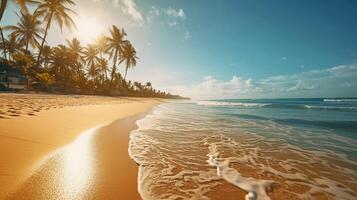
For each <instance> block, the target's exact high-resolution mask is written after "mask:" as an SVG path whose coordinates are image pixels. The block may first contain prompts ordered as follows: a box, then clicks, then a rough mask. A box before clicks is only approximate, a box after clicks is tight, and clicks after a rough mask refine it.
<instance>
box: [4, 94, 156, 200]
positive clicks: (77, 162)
mask: <svg viewBox="0 0 357 200" xmlns="http://www.w3.org/2000/svg"><path fill="white" fill-rule="evenodd" d="M7 95H9V94H7ZM0 97H1V100H2V104H6V101H8V103H9V104H10V103H11V102H12V101H14V100H13V99H14V98H18V96H16V95H15V97H13V98H9V97H4V96H1V95H0ZM10 97H11V95H10ZM23 97H26V98H27V100H26V101H25V102H26V104H27V105H28V107H30V108H31V107H35V106H40V105H38V104H41V103H36V102H35V101H33V102H28V101H31V95H24V96H23ZM35 97H37V98H38V96H36V95H35ZM49 97H50V98H51V99H55V100H56V101H53V103H52V104H53V107H51V108H49V110H43V111H39V112H37V113H36V115H25V114H22V115H21V114H20V115H19V116H12V117H8V118H2V119H0V127H1V129H0V199H117V197H118V196H120V197H123V198H124V199H140V197H139V194H138V192H137V185H136V184H137V183H136V181H137V166H136V164H135V163H134V161H132V160H131V159H130V158H129V156H128V140H129V134H130V131H131V130H132V129H133V128H135V120H136V119H138V117H140V116H141V115H142V114H143V113H146V112H148V111H149V110H150V109H151V108H152V107H153V106H155V105H157V104H159V103H160V102H161V100H157V99H139V98H126V99H116V98H113V99H110V101H108V99H107V97H103V103H101V102H100V97H93V98H95V100H94V99H93V101H92V99H91V97H86V98H88V99H86V102H87V103H86V104H84V105H77V104H72V103H70V104H69V103H67V102H73V101H71V100H73V99H71V98H73V97H72V96H69V97H68V99H66V98H65V97H63V96H61V97H60V98H58V96H56V95H45V96H44V98H49ZM39 98H40V99H41V98H42V97H39ZM76 98H77V97H76ZM80 98H81V97H80ZM42 100H43V99H41V100H40V101H39V102H41V101H42ZM68 100H70V101H68ZM4 102H5V103H4ZM58 102H61V103H62V104H63V106H62V108H54V107H56V104H58ZM79 102H80V101H79ZM31 103H32V104H31ZM32 105H33V106H32ZM15 106H17V108H21V107H26V106H24V105H21V103H18V104H15ZM4 107H6V106H3V107H1V108H0V110H2V111H3V108H4ZM93 127H99V128H93Z"/></svg>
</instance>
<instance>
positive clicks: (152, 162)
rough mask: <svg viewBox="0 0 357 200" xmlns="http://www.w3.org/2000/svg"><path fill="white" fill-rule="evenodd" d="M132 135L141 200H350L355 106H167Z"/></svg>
mask: <svg viewBox="0 0 357 200" xmlns="http://www.w3.org/2000/svg"><path fill="white" fill-rule="evenodd" d="M138 127H139V128H138V129H137V130H135V131H133V132H132V134H131V141H130V148H129V153H130V155H131V157H132V158H133V159H134V160H135V161H136V162H137V163H138V164H139V165H140V167H139V191H140V193H141V195H142V197H143V199H222V198H217V195H214V194H220V195H222V196H225V198H224V199H228V197H229V195H230V194H231V193H227V191H228V189H227V188H230V187H231V186H234V187H236V188H240V189H241V190H243V191H245V192H247V195H246V199H270V198H271V199H288V198H289V199H313V198H315V197H320V198H322V199H323V198H327V199H356V198H357V191H356V190H357V173H356V171H357V99H351V98H350V99H259V100H256V99H245V100H215V101H186V102H177V103H168V104H163V105H160V106H158V107H157V108H155V109H154V111H153V113H152V114H150V115H148V116H146V117H145V118H144V119H142V120H140V121H138ZM163 188H165V189H163ZM222 188H223V189H222ZM232 195H233V193H232ZM218 196H219V195H218ZM231 199H234V198H231Z"/></svg>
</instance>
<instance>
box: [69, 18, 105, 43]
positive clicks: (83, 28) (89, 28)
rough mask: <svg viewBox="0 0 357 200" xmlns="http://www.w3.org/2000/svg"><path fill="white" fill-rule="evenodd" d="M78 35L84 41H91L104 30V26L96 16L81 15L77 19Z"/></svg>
mask: <svg viewBox="0 0 357 200" xmlns="http://www.w3.org/2000/svg"><path fill="white" fill-rule="evenodd" d="M75 22H76V26H77V37H78V39H80V40H81V41H82V42H83V43H90V42H93V40H94V39H95V38H96V37H98V36H99V35H100V34H102V33H103V32H104V26H103V25H102V24H101V23H100V22H99V21H98V19H97V18H95V17H88V16H85V15H80V16H79V17H78V18H77V19H76V20H75Z"/></svg>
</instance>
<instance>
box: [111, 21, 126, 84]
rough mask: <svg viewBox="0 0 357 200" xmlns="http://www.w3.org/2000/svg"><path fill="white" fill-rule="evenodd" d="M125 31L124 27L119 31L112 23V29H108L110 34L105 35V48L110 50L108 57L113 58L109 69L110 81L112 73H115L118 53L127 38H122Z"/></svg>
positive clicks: (120, 52) (120, 51)
mask: <svg viewBox="0 0 357 200" xmlns="http://www.w3.org/2000/svg"><path fill="white" fill-rule="evenodd" d="M125 36H126V33H125V31H124V29H122V31H120V29H119V28H118V27H117V26H115V25H113V26H112V29H110V36H109V37H107V41H108V45H107V49H108V51H110V57H111V58H113V67H112V70H111V77H110V81H111V82H112V81H113V78H114V75H115V73H116V63H117V60H118V58H119V56H120V55H122V52H123V45H124V43H125V42H127V40H124V37H125Z"/></svg>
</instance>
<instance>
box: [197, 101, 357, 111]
mask: <svg viewBox="0 0 357 200" xmlns="http://www.w3.org/2000/svg"><path fill="white" fill-rule="evenodd" d="M196 104H197V105H204V106H234V107H245V108H278V109H283V108H285V109H316V110H340V111H356V110H357V107H355V106H317V105H306V104H279V103H242V102H228V101H197V102H196Z"/></svg>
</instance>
